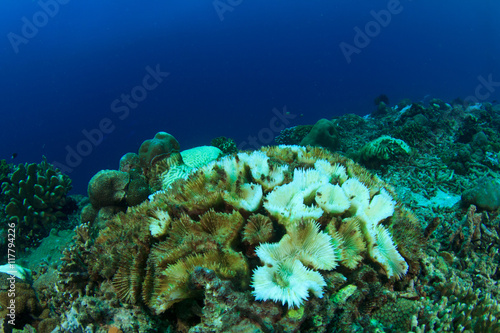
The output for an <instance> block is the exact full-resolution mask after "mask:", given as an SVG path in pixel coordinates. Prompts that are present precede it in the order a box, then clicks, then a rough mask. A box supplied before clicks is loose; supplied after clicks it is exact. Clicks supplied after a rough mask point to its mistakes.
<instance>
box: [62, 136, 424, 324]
mask: <svg viewBox="0 0 500 333" xmlns="http://www.w3.org/2000/svg"><path fill="white" fill-rule="evenodd" d="M160 163H161V162H160ZM203 163H206V162H203ZM203 163H202V164H203ZM157 165H158V164H157ZM330 187H332V188H330ZM391 191H392V190H391V188H390V187H389V186H387V185H386V184H384V183H383V182H382V181H380V180H379V179H378V178H377V177H374V176H373V175H372V174H370V173H368V172H367V171H366V170H365V169H363V168H362V167H360V166H359V165H357V164H355V163H354V162H353V161H351V160H349V159H347V158H344V157H341V156H338V155H334V154H331V153H329V152H328V151H326V150H324V149H321V148H304V147H299V146H280V147H270V148H263V149H262V150H260V151H256V152H253V153H239V154H236V155H233V156H226V157H224V158H222V159H220V160H217V161H214V162H212V163H209V164H207V165H206V166H202V167H200V168H198V169H197V170H196V171H195V172H194V173H192V174H190V176H189V178H187V179H185V180H180V181H177V182H175V183H174V184H172V185H171V186H170V188H169V189H168V190H167V191H159V192H157V193H155V195H154V196H153V197H151V199H150V200H149V201H145V202H143V203H141V204H139V205H137V206H134V207H128V208H127V210H126V211H122V212H119V213H118V214H116V215H114V216H112V217H111V218H110V219H108V220H107V221H106V222H105V225H106V227H105V228H104V229H103V230H101V231H100V232H99V236H98V237H97V239H96V240H95V242H94V243H93V244H92V243H90V242H89V241H83V239H90V236H89V232H88V228H87V227H84V226H82V227H80V228H83V229H78V230H79V231H78V234H80V236H79V237H80V238H81V239H82V240H81V241H79V242H78V243H77V244H80V245H79V248H73V249H72V250H71V251H68V252H66V258H67V259H65V261H67V263H68V264H70V263H77V262H80V267H87V269H88V273H85V272H84V271H82V270H79V269H78V268H77V266H76V265H73V264H71V265H68V264H66V265H65V266H64V270H63V272H62V274H63V276H65V278H64V281H65V283H64V285H65V286H66V287H64V288H74V289H73V291H72V292H71V293H72V294H73V295H80V298H81V297H83V296H85V295H86V296H92V295H93V293H96V292H97V291H96V290H98V289H99V287H98V286H99V285H102V284H104V283H105V281H107V280H111V281H112V284H111V285H112V286H113V290H114V292H115V293H116V295H117V297H118V298H119V299H120V300H121V302H123V303H128V304H131V305H133V306H137V307H140V308H142V309H145V308H149V309H150V310H151V311H152V312H153V313H155V314H156V315H157V316H161V315H163V314H164V313H172V312H173V313H179V311H181V312H182V311H183V310H181V309H185V307H186V306H189V304H193V302H195V303H198V304H199V303H200V302H201V301H202V300H203V297H204V295H205V297H207V292H208V291H209V290H208V289H207V288H206V287H205V288H202V289H200V288H199V287H196V284H194V285H193V283H194V282H193V281H194V279H195V276H196V275H197V274H198V273H196V272H199V267H203V269H204V270H208V271H210V272H211V273H210V274H211V276H212V279H214V280H217V281H221V282H220V283H227V282H231V284H232V288H234V292H235V293H236V294H238V293H239V294H240V295H241V297H242V298H244V299H245V300H246V301H245V305H244V306H245V307H251V308H254V310H245V312H244V313H245V314H247V313H248V311H253V312H256V311H257V312H258V311H261V310H258V309H260V308H262V307H271V308H275V309H277V310H273V311H278V312H280V313H282V315H283V318H282V319H281V320H278V322H276V319H272V317H271V318H267V319H266V318H261V319H259V322H257V323H256V324H255V323H252V321H253V320H251V321H248V319H243V322H244V323H246V324H244V323H238V324H237V325H254V326H255V325H257V327H260V328H262V327H261V325H270V326H269V327H274V328H275V329H277V328H279V327H294V328H293V330H298V329H299V327H300V326H301V325H303V324H304V322H305V321H307V320H308V319H307V318H309V316H310V315H311V313H309V312H307V313H305V312H303V310H292V308H293V307H298V306H300V308H302V307H303V306H305V305H309V304H316V302H317V300H321V302H322V303H321V304H323V305H324V304H325V302H328V300H329V299H330V297H333V296H332V295H333V293H336V292H337V291H338V290H339V289H340V288H341V287H342V285H343V284H344V283H345V281H346V278H345V277H344V275H346V276H350V275H351V274H352V272H357V271H358V270H360V269H361V270H363V269H364V267H365V266H366V265H367V262H368V261H365V262H363V260H365V259H367V260H371V264H370V265H373V267H378V268H379V272H375V271H373V273H372V274H373V277H372V279H377V280H380V281H381V282H379V283H380V288H383V289H384V290H386V288H389V289H390V288H394V285H395V283H396V281H398V280H399V282H398V283H399V284H400V286H401V287H400V288H404V287H403V286H406V285H407V284H408V281H410V280H411V279H412V278H413V277H414V274H415V272H418V266H419V262H418V260H413V259H414V258H413V257H411V256H410V257H409V259H408V263H407V262H406V261H405V259H404V258H403V257H402V255H401V253H407V252H412V251H414V250H415V249H414V248H411V249H410V248H408V247H407V245H406V244H405V238H408V239H415V238H418V237H419V236H418V235H419V234H420V231H419V229H418V227H417V226H416V224H415V222H416V221H415V220H413V219H411V218H409V217H408V216H407V215H405V214H404V213H403V211H402V208H401V207H399V206H396V205H395V204H394V200H393V194H391V193H392V192H391ZM285 193H286V195H284V194H285ZM342 198H343V199H342ZM339 200H340V202H343V203H342V204H341V205H340V206H339V205H337V203H338V201H339ZM342 200H343V201H342ZM398 224H401V225H408V226H412V225H413V226H414V227H413V228H408V229H403V228H399V229H398V228H397V225H398ZM399 233H402V235H399ZM412 233H413V234H414V235H412ZM268 241H271V242H275V243H265V242H268ZM396 242H397V245H398V248H397V249H396V246H395V244H396ZM408 246H415V244H413V243H411V242H410V243H409V245H408ZM254 251H255V252H254ZM415 252H416V253H418V249H417V251H415ZM79 253H80V259H78V258H79V255H78V254H79ZM82 255H83V256H82ZM256 255H257V256H256ZM257 257H258V258H257ZM257 259H261V260H262V262H264V263H265V264H266V265H265V266H259V263H258V260H257ZM337 266H341V268H340V270H339V272H338V273H336V274H338V275H339V276H342V278H340V277H337V278H335V279H333V278H332V277H331V274H332V273H334V272H328V271H329V270H332V269H335V270H337V269H339V268H337ZM408 267H410V269H408ZM252 269H253V270H254V271H253V273H252ZM407 270H408V273H406V272H407ZM85 280H87V281H88V283H87V284H85V283H82V282H83V281H85ZM333 280H335V281H338V282H335V283H333V284H332V282H331V281H333ZM251 282H252V283H251ZM351 284H352V283H351ZM71 286H73V287H71ZM382 286H383V287H382ZM357 288H359V287H356V288H354V290H357ZM68 290H71V289H68ZM252 290H253V291H252ZM288 290H290V291H293V292H290V291H288ZM345 290H346V291H347V290H349V291H351V290H353V289H352V288H348V289H345ZM360 290H362V289H360ZM309 291H311V292H312V293H313V294H314V295H315V296H316V297H317V298H316V297H314V298H310V299H309V300H307V302H305V301H306V299H307V298H308V292H309ZM353 292H354V291H351V294H352V293H353ZM251 293H253V294H254V295H255V296H256V299H257V300H262V301H265V300H269V301H266V302H258V301H252V298H251ZM344 294H345V295H346V296H340V295H343V294H339V295H337V299H339V300H338V301H337V303H338V304H337V306H338V307H339V308H340V307H342V306H345V301H343V302H342V301H340V299H342V297H343V298H348V297H350V295H349V293H346V292H344ZM324 295H328V296H327V297H324ZM319 297H323V298H319ZM271 300H274V301H276V302H278V304H279V307H277V308H276V305H266V304H268V303H271V304H272V303H274V302H272V301H271ZM359 302H360V303H364V302H367V301H366V300H365V298H364V297H363V298H360V299H359ZM281 304H287V305H288V306H289V307H290V308H289V309H287V308H288V306H285V308H284V309H283V308H281V307H282V305H281ZM207 311H208V309H207ZM297 311H298V312H297ZM189 312H190V311H189ZM189 312H185V310H184V316H186V319H185V320H184V321H182V325H188V326H192V325H193V320H194V319H193V318H194V317H196V313H191V315H188V313H189ZM233 315H235V314H234V313H233ZM193 316H194V317H193ZM239 316H241V315H239ZM256 317H258V316H256ZM189 318H191V319H189ZM332 318H333V317H332V316H329V317H328V318H324V320H326V321H329V320H332ZM180 320H181V319H180ZM353 320H356V318H355V317H352V318H351V321H353ZM266 321H268V324H265V323H266ZM178 325H181V324H180V323H178ZM207 325H208V323H207ZM228 325H229V323H228ZM231 325H233V324H232V323H231ZM234 325H236V324H234ZM308 325H312V324H308ZM316 326H317V324H315V327H316ZM228 327H230V326H228ZM235 327H236V326H235ZM242 327H243V326H242Z"/></svg>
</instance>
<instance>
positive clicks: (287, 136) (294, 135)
mask: <svg viewBox="0 0 500 333" xmlns="http://www.w3.org/2000/svg"><path fill="white" fill-rule="evenodd" d="M312 128H313V125H298V126H294V127H289V128H285V129H283V130H282V131H281V132H280V134H279V135H278V136H277V137H276V138H275V139H274V141H276V143H278V144H281V145H298V144H300V142H301V141H302V139H304V138H305V137H306V135H307V134H309V132H310V131H311V129H312Z"/></svg>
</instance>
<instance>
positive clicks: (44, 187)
mask: <svg viewBox="0 0 500 333" xmlns="http://www.w3.org/2000/svg"><path fill="white" fill-rule="evenodd" d="M70 189H71V179H70V178H69V177H68V176H66V175H63V174H62V173H61V172H60V171H59V170H58V169H56V168H55V167H54V166H53V165H51V164H50V163H48V162H47V159H46V158H45V157H44V158H43V161H42V162H41V163H39V164H37V163H31V164H28V163H25V164H19V165H17V166H16V167H15V168H14V172H12V173H11V174H10V175H9V178H8V180H7V181H5V182H4V183H3V184H2V192H3V194H4V195H5V196H6V197H7V199H8V204H7V206H6V208H5V213H6V214H7V218H8V219H9V220H10V221H11V222H14V223H16V225H17V230H16V231H17V233H18V235H22V237H18V238H17V239H16V241H17V242H23V243H27V244H25V245H33V244H36V243H37V242H38V241H39V240H40V239H42V238H43V237H46V236H47V235H48V234H49V232H50V230H51V229H52V228H53V227H54V226H55V224H56V222H57V221H58V220H59V219H62V218H65V217H66V213H65V212H64V211H63V208H64V206H65V205H66V203H67V200H66V195H67V193H68V191H69V190H70Z"/></svg>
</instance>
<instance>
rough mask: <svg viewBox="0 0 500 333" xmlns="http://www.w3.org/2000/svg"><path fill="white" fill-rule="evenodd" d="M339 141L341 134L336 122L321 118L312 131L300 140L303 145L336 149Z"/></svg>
mask: <svg viewBox="0 0 500 333" xmlns="http://www.w3.org/2000/svg"><path fill="white" fill-rule="evenodd" d="M338 143H339V134H338V130H337V128H336V125H335V123H333V122H332V121H330V120H328V119H325V118H323V119H320V120H318V121H317V122H316V124H314V126H313V128H312V129H311V131H310V132H309V133H308V134H307V135H306V136H305V137H304V138H303V139H302V141H300V145H301V146H313V147H323V148H327V149H330V150H331V151H334V150H335V149H337V147H338Z"/></svg>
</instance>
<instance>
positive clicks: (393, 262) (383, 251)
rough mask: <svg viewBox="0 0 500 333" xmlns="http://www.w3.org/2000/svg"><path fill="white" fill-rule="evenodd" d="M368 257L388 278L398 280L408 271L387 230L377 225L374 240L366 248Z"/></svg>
mask: <svg viewBox="0 0 500 333" xmlns="http://www.w3.org/2000/svg"><path fill="white" fill-rule="evenodd" d="M368 252H369V254H370V257H371V258H372V259H373V260H375V261H376V262H378V263H379V264H380V265H381V266H382V267H383V268H384V271H385V273H386V274H387V276H388V277H389V278H391V277H395V278H397V279H400V278H401V277H402V276H403V275H405V274H406V272H407V271H408V264H407V263H406V261H405V260H404V258H403V257H402V256H401V254H399V252H398V250H397V247H396V244H394V242H393V240H392V237H391V234H390V233H389V230H387V229H386V228H385V227H384V226H382V225H378V226H377V227H376V228H375V239H374V242H373V243H372V244H369V246H368Z"/></svg>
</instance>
